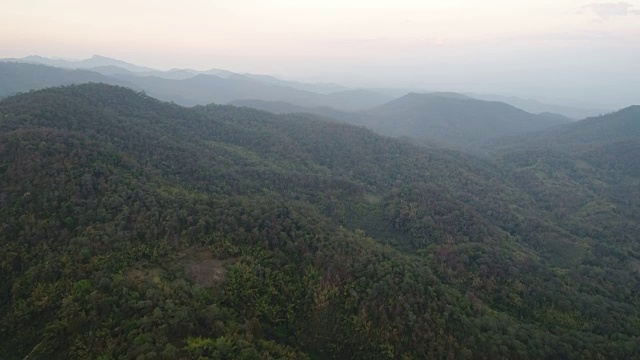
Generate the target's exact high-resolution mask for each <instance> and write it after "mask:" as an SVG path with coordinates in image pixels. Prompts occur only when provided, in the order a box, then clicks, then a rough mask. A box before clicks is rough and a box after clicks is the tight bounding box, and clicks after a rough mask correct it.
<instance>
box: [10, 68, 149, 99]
mask: <svg viewBox="0 0 640 360" xmlns="http://www.w3.org/2000/svg"><path fill="white" fill-rule="evenodd" d="M88 82H102V83H108V84H113V85H121V86H127V87H130V88H133V89H139V88H138V87H136V86H135V85H133V84H130V83H127V82H126V81H124V80H119V79H114V78H110V77H108V76H104V75H101V74H98V73H96V72H92V71H88V70H68V69H59V68H53V67H50V66H45V65H36V64H25V63H15V62H0V99H1V98H3V97H7V96H9V95H13V94H16V93H19V92H27V91H30V90H39V89H43V88H46V87H50V86H61V85H71V84H83V83H88Z"/></svg>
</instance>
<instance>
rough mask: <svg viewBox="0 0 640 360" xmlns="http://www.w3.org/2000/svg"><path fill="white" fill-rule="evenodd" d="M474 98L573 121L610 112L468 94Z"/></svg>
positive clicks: (514, 98) (491, 95)
mask: <svg viewBox="0 0 640 360" xmlns="http://www.w3.org/2000/svg"><path fill="white" fill-rule="evenodd" d="M467 95H469V96H470V97H472V98H475V99H478V100H486V101H501V102H505V103H507V104H510V105H513V106H515V107H517V108H519V109H522V110H524V111H527V112H530V113H533V114H540V113H545V112H550V113H555V114H562V115H564V116H567V117H569V118H572V119H576V120H579V119H584V118H587V117H591V116H597V115H601V114H606V113H608V112H609V111H608V110H605V109H595V108H590V107H588V106H586V105H585V106H584V107H576V106H568V105H558V104H547V103H543V102H540V101H537V100H533V99H521V98H518V97H515V96H501V95H493V94H477V93H468V94H467Z"/></svg>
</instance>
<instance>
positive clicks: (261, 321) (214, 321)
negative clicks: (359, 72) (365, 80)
mask: <svg viewBox="0 0 640 360" xmlns="http://www.w3.org/2000/svg"><path fill="white" fill-rule="evenodd" d="M632 117H633V118H634V119H637V118H635V115H634V114H632ZM589 149H590V150H593V151H592V152H589V151H587V152H580V154H582V155H581V156H582V157H579V156H578V155H576V153H570V152H563V154H566V155H565V156H564V157H560V156H551V157H544V158H543V157H541V156H538V155H536V152H534V151H531V152H529V153H524V154H523V153H519V152H517V151H505V152H503V153H500V155H499V157H498V160H497V161H493V160H482V159H477V158H474V157H471V156H468V155H464V154H461V153H458V152H454V151H448V150H439V149H426V148H421V147H416V146H412V145H410V144H407V143H404V142H402V141H399V140H395V139H391V138H387V137H382V136H378V135H375V134H374V133H372V132H371V131H369V130H366V129H364V128H358V127H353V126H348V125H343V124H338V123H334V122H329V121H323V120H321V119H318V118H316V117H314V116H312V115H274V114H270V113H266V112H262V111H257V110H252V109H248V108H237V107H233V106H215V105H210V106H199V107H195V108H183V107H180V106H178V105H175V104H170V103H163V102H161V101H158V100H155V99H153V98H150V97H147V96H145V95H142V94H139V93H135V92H134V91H132V90H128V89H125V88H121V87H115V86H109V85H103V84H85V85H79V86H70V87H63V88H52V89H45V90H41V91H36V92H31V93H27V94H22V95H18V96H14V97H10V98H7V99H5V100H3V101H1V102H0V186H1V188H2V193H1V195H0V218H2V219H3V222H2V225H1V227H0V278H1V279H2V280H1V281H0V348H1V349H3V353H2V356H3V357H4V358H7V359H24V358H27V359H86V358H98V359H129V358H136V359H162V358H164V359H178V358H185V359H187V358H193V359H199V358H200V359H206V358H209V359H237V358H247V359H254V358H265V359H266V358H278V359H280V358H284V359H286V358H291V359H316V358H340V359H347V358H362V359H420V358H455V359H465V358H466V359H473V358H491V359H493V358H568V359H589V358H593V359H601V358H620V359H629V358H637V357H638V354H640V294H639V292H638V291H637V289H640V248H639V246H640V245H639V243H638V241H637V234H639V233H640V225H638V224H640V221H638V220H639V219H638V217H639V216H640V209H638V204H640V201H639V200H640V193H639V192H638V191H637V184H638V183H637V173H629V172H626V169H627V167H626V166H625V165H624V164H626V163H621V164H620V165H619V166H618V165H616V166H612V167H607V166H609V165H607V164H609V163H606V164H602V163H600V162H598V161H597V160H593V161H592V160H591V158H590V156H591V155H588V154H592V153H593V154H606V152H603V151H604V150H602V149H606V146H604V147H602V148H600V147H598V148H594V147H590V148H589ZM629 149H632V150H633V149H638V147H633V146H630V147H629ZM632 155H633V154H630V155H629V158H628V161H632V159H633V157H631V156H632ZM602 156H606V155H602ZM593 158H594V159H598V157H597V156H595V155H594V156H593ZM636 159H637V158H636ZM616 169H619V170H616ZM634 179H635V181H636V183H635V188H634V187H632V184H633V183H632V181H634ZM634 189H635V190H634Z"/></svg>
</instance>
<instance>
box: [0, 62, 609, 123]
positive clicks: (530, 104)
mask: <svg viewBox="0 0 640 360" xmlns="http://www.w3.org/2000/svg"><path fill="white" fill-rule="evenodd" d="M0 61H5V62H6V61H11V62H22V63H32V64H44V65H49V66H54V67H61V68H67V69H86V70H91V71H95V72H98V73H101V74H102V75H107V76H114V75H117V76H142V77H146V76H155V77H159V78H163V79H168V80H187V79H190V78H193V77H195V76H198V75H213V76H216V77H220V78H224V79H228V78H230V77H231V76H233V75H241V76H244V77H247V78H250V79H251V80H254V81H256V82H258V83H261V84H262V85H272V86H279V87H287V88H291V89H295V90H302V91H306V92H312V93H317V94H324V95H329V94H332V93H336V92H341V91H346V90H353V89H350V88H348V87H345V86H341V85H338V84H333V83H305V82H299V81H288V80H283V79H279V78H277V77H273V76H268V75H256V74H238V73H234V72H232V71H228V70H222V69H215V68H213V69H209V70H205V71H200V70H193V69H171V70H167V71H161V70H157V69H152V68H149V67H145V66H139V65H135V64H131V63H128V62H125V61H122V60H118V59H113V58H109V57H105V56H101V55H94V56H92V57H91V58H88V59H84V60H64V59H51V58H46V57H42V56H38V55H32V56H27V57H23V58H8V59H0ZM179 86H182V85H179ZM145 91H147V92H153V91H149V90H147V89H145ZM366 91H367V93H366V94H365V96H367V97H369V96H371V98H368V99H367V100H366V101H362V99H363V98H362V95H363V94H362V93H361V94H360V96H358V98H359V99H360V100H355V99H353V98H351V99H350V100H348V101H346V105H345V104H344V103H340V102H338V103H333V102H332V101H331V99H324V100H309V99H306V100H304V101H301V102H300V103H298V102H297V100H296V98H286V99H285V98H281V97H274V96H272V97H265V98H260V97H258V98H259V99H261V100H269V101H286V102H290V103H294V104H297V105H302V106H325V105H329V106H333V107H336V108H342V109H348V110H353V109H354V108H358V109H363V108H365V107H366V106H367V105H369V104H373V105H371V106H377V105H381V104H382V103H384V102H386V101H389V100H391V99H393V98H397V97H399V96H402V95H405V94H407V93H409V92H420V93H423V92H427V91H425V90H421V89H392V88H379V89H367V90H366ZM159 92H160V93H161V94H160V95H159V96H163V98H164V99H166V100H173V101H176V102H178V103H180V104H183V105H189V104H193V103H194V102H193V101H187V100H185V96H183V95H182V94H175V93H167V92H166V91H164V90H163V91H159ZM275 92H276V93H281V92H282V89H276V90H275ZM372 94H375V95H372ZM251 95H255V94H251ZM351 95H353V94H351ZM465 95H469V96H470V97H472V98H476V99H479V100H488V101H501V102H505V103H507V104H510V105H513V106H515V107H517V108H520V109H523V110H525V111H527V112H531V113H534V114H538V113H557V114H562V115H564V116H567V117H569V118H572V119H576V120H577V119H583V118H586V117H589V116H596V115H601V114H605V113H608V112H610V111H611V109H601V108H598V107H593V106H588V105H585V106H576V105H572V104H561V103H558V104H555V103H551V104H550V103H546V102H545V101H538V100H533V99H521V98H517V97H514V96H502V95H492V94H477V93H465ZM300 97H301V98H303V99H304V98H305V96H304V95H300ZM376 97H378V98H379V99H377V100H376ZM383 97H386V100H385V101H382V102H380V101H379V100H380V99H382V98H383ZM210 98H213V99H221V98H224V97H220V96H210V97H206V96H203V97H202V99H200V101H199V102H197V103H202V102H203V101H207V99H210ZM251 98H256V96H253V97H251V96H242V97H240V98H236V99H234V100H237V99H251ZM211 101H216V102H221V101H220V100H211Z"/></svg>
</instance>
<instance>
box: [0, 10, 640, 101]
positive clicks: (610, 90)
mask: <svg viewBox="0 0 640 360" xmlns="http://www.w3.org/2000/svg"><path fill="white" fill-rule="evenodd" d="M0 1H1V3H0V57H21V56H26V55H31V54H39V55H43V56H56V57H65V58H83V57H89V56H91V55H93V54H95V53H97V54H101V55H105V56H110V57H116V58H120V59H123V60H125V61H129V62H133V63H137V64H141V65H147V66H151V67H156V68H161V69H168V68H172V67H190V68H197V69H207V68H212V67H215V68H223V69H228V70H232V71H237V72H252V73H261V74H274V75H281V76H286V77H288V78H297V79H306V80H316V81H335V82H339V83H343V84H346V85H351V86H407V87H420V88H426V89H433V90H456V91H478V92H495V93H503V94H516V95H521V96H522V95H530V96H537V97H542V96H548V97H555V98H558V97H566V98H578V99H584V100H590V101H594V100H600V101H601V102H603V103H615V104H617V105H618V104H619V105H628V104H630V103H640V0H633V1H626V2H602V3H600V2H595V3H594V2H588V1H577V0H553V1H550V0H537V1H518V0H508V1H507V0H486V1H463V0H447V1H425V0H422V1H413V0H394V1H389V0H362V1H361V0H355V1H348V0H341V1H336V0H322V1H315V0H314V1H304V0H297V1H295V0H291V1H290V0H273V1H251V0H233V1H227V0H212V1H204V0H182V1H163V0H149V1H148V0H127V1H122V0H110V1H92V0H0Z"/></svg>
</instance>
